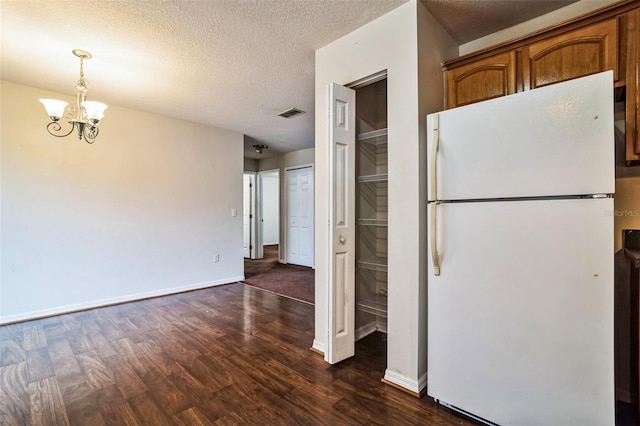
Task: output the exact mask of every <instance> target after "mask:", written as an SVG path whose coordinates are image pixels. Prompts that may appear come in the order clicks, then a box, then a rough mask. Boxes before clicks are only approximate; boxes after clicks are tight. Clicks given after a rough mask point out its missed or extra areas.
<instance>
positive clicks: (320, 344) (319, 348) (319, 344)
mask: <svg viewBox="0 0 640 426" xmlns="http://www.w3.org/2000/svg"><path fill="white" fill-rule="evenodd" d="M311 348H312V349H313V350H315V351H318V352H322V353H324V350H325V346H324V342H320V341H319V340H316V339H313V345H311Z"/></svg>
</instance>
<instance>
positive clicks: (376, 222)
mask: <svg viewBox="0 0 640 426" xmlns="http://www.w3.org/2000/svg"><path fill="white" fill-rule="evenodd" d="M388 223H389V221H388V220H387V219H358V225H360V226H388Z"/></svg>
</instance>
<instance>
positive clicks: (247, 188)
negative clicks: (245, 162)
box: [242, 173, 254, 259]
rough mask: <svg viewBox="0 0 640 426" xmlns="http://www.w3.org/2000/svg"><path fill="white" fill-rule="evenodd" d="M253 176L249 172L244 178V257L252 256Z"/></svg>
mask: <svg viewBox="0 0 640 426" xmlns="http://www.w3.org/2000/svg"><path fill="white" fill-rule="evenodd" d="M253 178H254V176H253V175H252V174H249V173H245V174H244V178H243V186H242V188H243V202H242V227H243V238H242V244H243V245H242V248H243V251H244V257H246V258H249V259H250V258H251V248H252V247H251V228H252V226H251V219H252V207H253V206H252V204H253V201H252V200H253V196H252V191H253Z"/></svg>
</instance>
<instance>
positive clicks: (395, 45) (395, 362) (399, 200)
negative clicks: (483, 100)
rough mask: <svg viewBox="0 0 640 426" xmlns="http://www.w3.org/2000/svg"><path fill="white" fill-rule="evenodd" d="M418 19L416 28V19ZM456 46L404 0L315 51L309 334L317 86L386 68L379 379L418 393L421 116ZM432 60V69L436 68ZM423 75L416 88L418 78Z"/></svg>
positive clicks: (321, 278) (321, 93) (322, 238)
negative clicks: (383, 320) (384, 335)
mask: <svg viewBox="0 0 640 426" xmlns="http://www.w3.org/2000/svg"><path fill="white" fill-rule="evenodd" d="M419 25H420V29H418V26H419ZM456 51H457V45H455V44H454V43H453V41H451V39H450V38H449V37H448V36H447V35H446V34H445V33H444V31H443V30H442V29H441V28H440V26H439V25H438V24H437V23H436V21H435V20H434V19H433V18H432V17H431V16H430V15H429V13H428V12H427V11H426V9H425V8H424V6H423V5H422V4H421V3H418V2H416V1H415V0H411V1H409V2H408V3H406V4H404V5H402V6H400V7H398V8H397V9H395V10H393V11H391V12H390V13H388V14H386V15H384V16H382V17H380V18H378V19H376V20H374V21H372V22H371V23H369V24H367V25H365V26H363V27H361V28H359V29H357V30H356V31H354V32H352V33H350V34H348V35H346V36H344V37H342V38H340V39H338V40H336V41H334V42H332V43H331V44H329V45H327V46H325V47H323V48H321V49H318V50H317V51H316V94H315V98H316V101H315V102H316V103H315V111H316V148H315V149H316V151H315V153H316V179H315V181H316V204H315V211H316V221H315V222H316V225H315V227H316V295H315V299H316V305H315V307H316V310H315V319H316V324H315V327H316V332H315V340H314V347H315V348H316V349H318V350H320V351H324V348H325V345H326V339H327V328H328V324H327V313H328V305H327V286H328V284H329V277H328V270H329V246H328V244H329V235H328V228H327V223H328V222H329V218H330V216H329V186H328V185H329V178H328V173H329V164H328V161H329V159H328V158H327V157H328V152H329V150H328V146H327V144H328V140H327V125H328V124H327V114H326V111H327V105H326V101H327V99H326V97H327V95H326V93H327V92H326V90H327V89H326V88H327V85H328V84H330V83H333V82H335V83H339V84H348V83H350V82H353V81H356V80H359V79H361V78H364V77H367V76H370V75H372V74H375V73H377V72H380V71H383V70H387V72H388V76H387V90H388V92H387V96H388V97H387V102H388V134H389V136H388V140H389V150H388V152H389V154H388V155H389V157H388V160H389V223H388V226H389V228H388V229H389V237H388V242H389V253H392V255H391V256H389V259H388V282H389V285H388V294H389V298H388V301H389V302H388V303H389V304H388V315H389V317H388V324H387V325H388V340H387V350H388V357H387V370H386V371H385V379H386V380H388V381H390V382H393V383H395V384H397V385H399V386H402V387H404V388H406V389H409V390H411V391H414V392H418V391H420V390H421V389H423V388H424V385H425V379H426V321H424V318H425V317H424V315H425V314H426V313H425V306H424V304H425V303H426V295H425V290H426V274H425V269H424V263H425V262H426V253H427V251H426V214H425V211H424V209H425V208H426V179H424V167H425V162H426V155H424V154H425V148H426V138H425V135H424V120H425V115H426V113H427V112H432V111H436V110H440V109H442V93H443V87H442V70H441V69H440V68H439V61H441V60H442V59H443V58H446V57H449V56H451V55H452V54H454V53H455V52H456ZM435 64H437V66H436V65H435ZM422 79H424V85H423V84H420V85H419V81H422Z"/></svg>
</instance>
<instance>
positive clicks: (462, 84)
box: [447, 51, 516, 108]
mask: <svg viewBox="0 0 640 426" xmlns="http://www.w3.org/2000/svg"><path fill="white" fill-rule="evenodd" d="M515 92H516V54H515V51H512V52H507V53H503V54H500V55H496V56H492V57H490V58H486V59H483V60H480V61H476V62H473V63H471V64H467V65H463V66H461V67H458V68H454V69H452V70H450V71H447V108H455V107H459V106H462V105H467V104H472V103H474V102H480V101H486V100H487V99H492V98H497V97H500V96H505V95H510V94H512V93H515Z"/></svg>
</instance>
